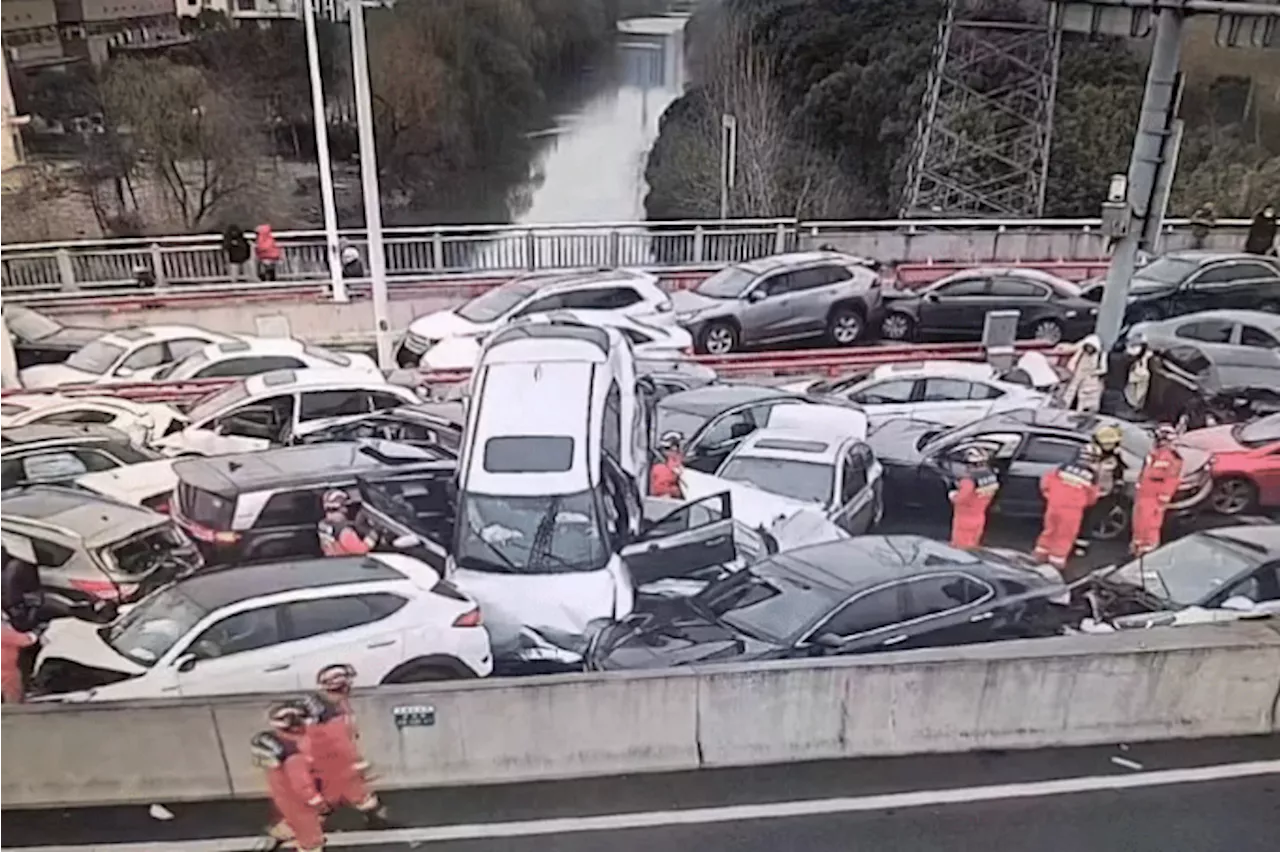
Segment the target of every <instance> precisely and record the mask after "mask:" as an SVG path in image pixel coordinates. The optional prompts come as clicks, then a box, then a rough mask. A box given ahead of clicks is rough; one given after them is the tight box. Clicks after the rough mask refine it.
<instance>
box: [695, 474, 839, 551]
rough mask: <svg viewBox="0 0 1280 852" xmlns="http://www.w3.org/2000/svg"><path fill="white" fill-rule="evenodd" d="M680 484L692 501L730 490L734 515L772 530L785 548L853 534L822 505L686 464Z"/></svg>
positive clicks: (752, 525)
mask: <svg viewBox="0 0 1280 852" xmlns="http://www.w3.org/2000/svg"><path fill="white" fill-rule="evenodd" d="M680 484H681V485H682V486H683V487H684V499H685V501H686V502H689V503H692V502H694V501H697V500H701V499H702V498H704V497H710V496H711V495H713V494H723V493H724V492H726V491H728V492H729V498H730V500H731V501H732V504H733V519H734V520H735V521H737V522H738V523H740V524H742V525H743V526H746V527H749V528H750V529H753V530H759V529H761V528H764V529H765V530H768V531H769V533H770V534H771V535H773V537H774V538H775V539H776V540H777V542H778V546H779V548H781V549H783V550H787V549H790V548H793V547H801V546H803V545H806V544H818V543H821V542H824V541H841V540H843V539H846V538H848V537H849V534H848V533H846V532H845V531H844V530H842V529H841V528H840V527H838V526H836V525H835V524H833V523H831V521H829V520H828V519H827V516H826V512H825V511H824V510H823V509H822V507H820V506H815V505H813V504H810V503H802V502H800V501H799V500H792V499H790V498H789V497H783V496H781V495H778V494H770V493H769V492H768V491H762V490H761V489H759V488H756V487H755V486H753V485H747V484H746V483H742V482H730V481H729V480H727V479H721V478H720V477H718V476H713V475H711V474H709V473H702V472H700V471H696V470H692V469H690V468H685V469H684V471H683V472H682V473H681V474H680Z"/></svg>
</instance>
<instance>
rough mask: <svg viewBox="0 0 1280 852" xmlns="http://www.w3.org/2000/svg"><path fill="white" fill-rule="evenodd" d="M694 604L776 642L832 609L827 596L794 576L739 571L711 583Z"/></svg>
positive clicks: (754, 635)
mask: <svg viewBox="0 0 1280 852" xmlns="http://www.w3.org/2000/svg"><path fill="white" fill-rule="evenodd" d="M693 603H694V606H695V607H697V608H698V609H700V610H702V611H703V612H706V613H708V614H709V615H711V616H712V617H713V618H715V619H717V620H718V621H721V622H723V623H725V624H728V625H729V626H730V627H733V628H734V629H736V630H739V631H741V632H743V633H745V634H746V635H748V636H750V637H752V638H753V639H759V640H761V641H764V642H772V643H773V644H775V645H785V644H790V643H791V642H792V641H793V640H794V637H796V636H797V635H798V634H800V633H801V632H802V631H803V630H805V629H806V628H808V627H809V625H811V624H813V623H814V622H816V621H817V620H818V619H820V618H822V617H823V616H824V615H826V614H827V612H828V611H829V610H830V609H831V607H832V605H833V602H832V601H831V599H830V596H829V595H828V594H827V593H826V592H825V591H822V590H819V589H818V588H816V587H814V586H811V585H808V584H806V583H804V582H802V581H800V580H799V579H797V578H793V577H788V576H785V575H783V576H772V577H764V576H761V575H760V574H757V573H755V571H753V570H742V571H738V572H737V573H735V574H733V575H731V576H730V577H728V578H727V579H725V580H721V581H720V582H718V583H714V584H712V585H711V586H710V587H708V588H707V589H705V590H704V591H702V592H700V593H699V594H698V595H697V597H695V598H694V599H693Z"/></svg>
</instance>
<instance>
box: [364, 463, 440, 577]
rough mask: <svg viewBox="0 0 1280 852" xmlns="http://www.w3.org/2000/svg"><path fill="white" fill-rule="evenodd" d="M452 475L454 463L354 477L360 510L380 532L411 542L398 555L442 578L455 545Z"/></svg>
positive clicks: (389, 543)
mask: <svg viewBox="0 0 1280 852" xmlns="http://www.w3.org/2000/svg"><path fill="white" fill-rule="evenodd" d="M455 472H456V468H455V466H454V464H453V463H452V462H442V463H440V464H439V465H436V466H435V469H434V470H424V469H421V468H419V469H416V470H414V471H412V472H409V473H400V474H389V475H385V476H362V477H357V478H356V489H357V490H358V491H359V492H360V500H361V502H362V504H363V507H364V510H365V511H366V512H367V513H368V514H369V516H370V517H371V518H372V519H373V521H374V523H375V525H376V526H378V527H379V531H380V532H381V533H384V534H386V535H387V536H388V537H390V538H393V539H394V538H396V537H398V536H410V537H412V538H413V539H415V540H414V541H413V542H411V543H409V544H408V546H407V547H406V548H401V552H403V553H405V554H407V555H409V556H413V557H415V558H417V559H420V560H422V561H423V562H425V563H426V564H428V565H430V566H431V567H432V568H434V569H436V571H438V572H440V574H441V575H442V576H443V574H444V571H445V567H446V562H447V560H448V556H449V552H450V550H451V549H452V546H453V528H454V516H455V509H456V507H455V505H454V503H455V501H454V490H453V487H452V480H453V476H454V474H455ZM386 543H387V544H388V545H391V544H393V542H391V541H388V542H386Z"/></svg>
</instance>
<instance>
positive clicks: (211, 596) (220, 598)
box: [177, 556, 406, 611]
mask: <svg viewBox="0 0 1280 852" xmlns="http://www.w3.org/2000/svg"><path fill="white" fill-rule="evenodd" d="M404 579H406V575H405V574H402V573H401V572H399V571H397V570H396V569H394V568H392V567H391V566H390V565H387V564H386V563H385V562H383V561H382V560H381V559H378V558H377V557H374V556H329V557H322V558H319V559H300V560H297V561H293V562H270V563H262V564H253V565H234V566H228V567H226V568H215V569H213V570H205V571H201V572H199V573H197V574H194V575H192V576H191V577H188V578H186V579H184V580H179V581H178V583H177V588H178V589H179V590H180V591H181V592H182V594H183V595H185V596H187V597H188V598H190V599H191V600H192V601H194V602H195V603H196V604H198V605H200V606H201V607H203V608H205V609H206V610H210V611H212V610H216V609H220V608H222V607H225V606H230V605H232V604H236V603H240V602H241V601H246V600H250V599H251V598H262V597H267V596H268V595H277V594H280V593H281V592H290V591H293V590H295V589H315V588H322V587H324V586H344V585H348V584H351V583H375V582H387V581H394V580H404Z"/></svg>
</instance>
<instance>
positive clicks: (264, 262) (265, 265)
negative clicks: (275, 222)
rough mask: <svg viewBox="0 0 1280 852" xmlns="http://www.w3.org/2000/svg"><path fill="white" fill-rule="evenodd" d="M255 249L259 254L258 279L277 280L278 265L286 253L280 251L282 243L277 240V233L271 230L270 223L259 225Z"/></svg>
mask: <svg viewBox="0 0 1280 852" xmlns="http://www.w3.org/2000/svg"><path fill="white" fill-rule="evenodd" d="M253 251H254V254H256V255H257V256H258V279H259V280H261V281H275V280H276V267H277V266H279V265H280V261H281V259H282V258H283V257H284V253H283V252H281V251H280V244H279V243H277V242H276V235H275V234H273V233H272V232H271V226H270V225H259V226H258V230H257V239H256V240H254V243H253Z"/></svg>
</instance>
